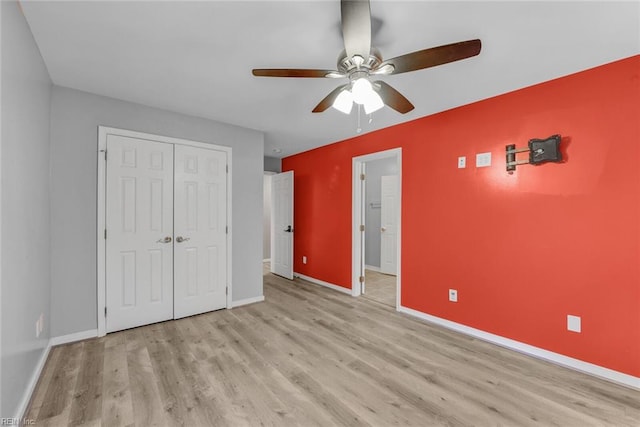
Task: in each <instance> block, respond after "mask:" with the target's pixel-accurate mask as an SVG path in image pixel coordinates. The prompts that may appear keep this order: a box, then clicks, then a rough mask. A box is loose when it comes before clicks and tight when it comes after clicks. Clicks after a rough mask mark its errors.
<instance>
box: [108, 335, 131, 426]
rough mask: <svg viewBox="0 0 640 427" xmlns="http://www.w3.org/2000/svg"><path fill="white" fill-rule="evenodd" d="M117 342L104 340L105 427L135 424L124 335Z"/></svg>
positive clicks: (119, 336)
mask: <svg viewBox="0 0 640 427" xmlns="http://www.w3.org/2000/svg"><path fill="white" fill-rule="evenodd" d="M115 335H118V340H117V341H116V340H105V350H104V352H105V353H104V381H103V384H102V396H103V399H104V400H103V403H102V417H101V421H102V422H101V424H102V425H103V426H105V427H116V426H131V425H134V423H135V418H134V416H133V402H132V400H131V387H130V383H129V366H128V363H127V348H126V342H125V341H124V334H115Z"/></svg>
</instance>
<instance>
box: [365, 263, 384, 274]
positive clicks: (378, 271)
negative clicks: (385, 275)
mask: <svg viewBox="0 0 640 427" xmlns="http://www.w3.org/2000/svg"><path fill="white" fill-rule="evenodd" d="M364 269H365V270H371V271H375V272H376V273H382V269H381V268H380V267H376V266H374V265H365V266H364Z"/></svg>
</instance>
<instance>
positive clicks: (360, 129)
mask: <svg viewBox="0 0 640 427" xmlns="http://www.w3.org/2000/svg"><path fill="white" fill-rule="evenodd" d="M361 109H362V105H360V104H358V127H357V129H356V132H358V133H360V132H362V126H361V125H360V110H361Z"/></svg>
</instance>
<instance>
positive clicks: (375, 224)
mask: <svg viewBox="0 0 640 427" xmlns="http://www.w3.org/2000/svg"><path fill="white" fill-rule="evenodd" d="M401 153H402V152H401V149H399V148H398V149H393V150H387V151H383V152H378V153H373V154H369V155H365V156H359V157H355V158H354V159H353V173H354V180H353V213H354V216H353V249H354V250H353V269H352V271H353V281H352V286H353V287H352V294H353V295H354V296H358V295H362V296H363V297H365V298H368V299H371V300H374V301H376V302H379V303H381V304H385V305H389V306H392V307H395V308H396V309H397V308H398V306H399V297H400V274H399V273H400V211H401V202H400V194H401V193H400V188H401V172H402V170H401Z"/></svg>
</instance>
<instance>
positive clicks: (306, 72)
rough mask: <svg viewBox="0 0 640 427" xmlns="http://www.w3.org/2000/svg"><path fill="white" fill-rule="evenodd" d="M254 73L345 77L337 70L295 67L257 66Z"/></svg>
mask: <svg viewBox="0 0 640 427" xmlns="http://www.w3.org/2000/svg"><path fill="white" fill-rule="evenodd" d="M252 73H253V75H254V76H258V77H314V78H315V77H344V76H343V75H342V74H341V73H339V72H338V71H335V70H300V69H295V68H257V69H254V70H253V71H252Z"/></svg>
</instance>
